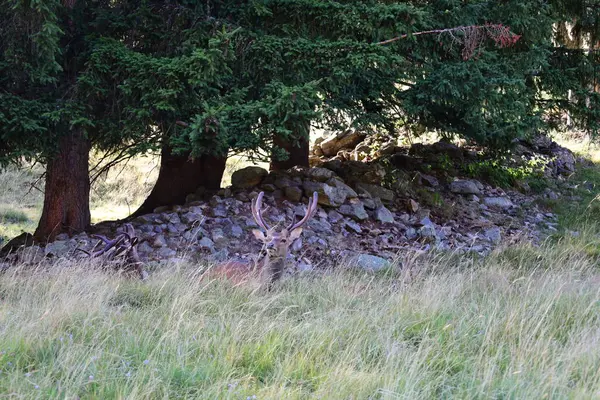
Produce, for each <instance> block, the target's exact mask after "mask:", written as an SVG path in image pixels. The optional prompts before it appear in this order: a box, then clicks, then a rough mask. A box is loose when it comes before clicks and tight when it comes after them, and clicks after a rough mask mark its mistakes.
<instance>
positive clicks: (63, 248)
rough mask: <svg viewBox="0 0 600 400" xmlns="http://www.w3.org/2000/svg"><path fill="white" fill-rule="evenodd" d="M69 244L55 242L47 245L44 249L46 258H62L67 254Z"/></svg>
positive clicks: (61, 241) (60, 241)
mask: <svg viewBox="0 0 600 400" xmlns="http://www.w3.org/2000/svg"><path fill="white" fill-rule="evenodd" d="M69 250H70V248H69V242H68V241H66V240H56V241H54V242H52V243H48V244H47V245H46V248H45V249H44V254H45V255H46V256H49V255H52V256H54V257H62V256H64V255H66V254H67V253H68V252H69Z"/></svg>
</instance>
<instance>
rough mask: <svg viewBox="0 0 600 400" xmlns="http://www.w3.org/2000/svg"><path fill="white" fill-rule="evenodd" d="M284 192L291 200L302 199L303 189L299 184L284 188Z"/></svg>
mask: <svg viewBox="0 0 600 400" xmlns="http://www.w3.org/2000/svg"><path fill="white" fill-rule="evenodd" d="M283 193H284V195H285V198H286V199H288V200H289V201H293V202H298V201H300V200H302V194H303V191H302V189H300V188H299V187H297V186H288V187H286V188H285V189H284V192H283Z"/></svg>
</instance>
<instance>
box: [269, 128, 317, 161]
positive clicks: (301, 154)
mask: <svg viewBox="0 0 600 400" xmlns="http://www.w3.org/2000/svg"><path fill="white" fill-rule="evenodd" d="M302 128H303V129H298V130H297V131H296V132H294V135H293V136H294V137H295V138H297V142H296V143H294V137H288V138H283V137H281V136H277V135H275V136H274V137H273V144H274V145H275V146H276V147H279V148H281V149H284V150H285V151H286V152H287V153H288V158H287V160H276V159H275V158H274V157H272V158H271V165H270V167H269V168H270V170H271V171H285V170H286V169H290V168H292V167H295V166H301V167H308V155H309V151H310V143H309V132H310V122H307V123H305V125H304V127H302Z"/></svg>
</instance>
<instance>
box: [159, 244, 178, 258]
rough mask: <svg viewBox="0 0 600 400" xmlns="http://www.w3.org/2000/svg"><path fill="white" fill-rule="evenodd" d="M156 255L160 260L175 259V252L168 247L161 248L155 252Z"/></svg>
mask: <svg viewBox="0 0 600 400" xmlns="http://www.w3.org/2000/svg"><path fill="white" fill-rule="evenodd" d="M156 255H157V256H158V257H160V258H162V259H165V258H171V257H175V256H176V255H177V252H176V251H175V250H172V249H170V248H168V247H163V248H161V249H160V250H158V251H157V252H156Z"/></svg>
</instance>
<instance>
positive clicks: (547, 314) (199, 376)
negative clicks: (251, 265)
mask: <svg viewBox="0 0 600 400" xmlns="http://www.w3.org/2000/svg"><path fill="white" fill-rule="evenodd" d="M578 240H579V241H578V242H573V241H565V242H563V243H560V244H559V245H553V246H551V247H545V248H541V249H534V248H521V249H511V250H510V251H505V252H498V253H496V254H494V256H492V257H491V258H489V259H487V260H486V261H485V263H484V264H478V263H474V262H473V261H467V260H466V259H462V258H460V257H459V258H457V257H449V256H438V257H436V258H428V259H423V260H420V262H419V263H414V264H413V265H414V266H417V265H418V266H420V268H419V271H420V272H419V273H418V275H416V277H415V276H413V278H412V279H411V280H410V281H407V280H406V279H404V277H405V276H406V275H405V274H404V275H403V274H396V275H394V274H387V275H385V276H381V275H378V276H372V275H362V274H357V273H350V272H345V271H342V270H339V271H338V272H335V273H332V274H329V275H318V276H313V277H304V278H295V279H291V280H289V281H287V282H285V283H284V284H283V285H282V286H281V287H280V288H278V289H277V290H276V291H275V292H274V293H269V294H267V293H263V292H257V291H253V290H252V289H251V288H247V287H238V288H233V287H231V286H229V285H228V284H227V283H221V282H203V283H200V282H199V281H198V279H197V278H193V277H192V275H191V274H192V272H193V270H194V267H193V266H187V267H184V268H179V269H177V270H175V271H174V270H163V271H162V272H159V273H157V274H156V275H154V276H153V277H152V278H151V280H150V281H149V282H147V283H140V282H137V281H126V280H122V279H119V278H118V277H115V276H112V275H111V274H108V273H101V272H97V271H94V270H93V269H92V268H91V267H90V266H85V265H82V266H79V267H76V266H69V267H68V268H67V265H61V266H57V267H56V268H53V269H50V270H37V271H29V270H27V269H23V270H21V271H18V272H15V273H14V274H5V275H3V276H2V277H0V298H1V299H2V303H1V305H0V333H1V334H0V369H1V370H2V373H1V374H0V393H5V394H12V396H13V397H20V398H32V399H33V398H75V397H79V398H86V399H107V398H219V399H220V398H231V399H245V398H247V397H251V396H253V395H255V396H257V398H260V399H281V398H292V399H308V398H321V399H350V398H354V399H366V398H389V399H392V398H432V399H433V398H482V399H483V398H515V399H517V398H518V399H524V398H544V397H547V398H594V397H597V396H600V391H599V390H600V389H599V388H600V372H599V371H600V350H598V349H599V347H598V342H599V341H600V292H599V291H598V284H599V283H600V273H599V272H598V270H597V268H596V264H595V260H594V258H593V257H590V256H589V255H587V254H586V253H585V252H582V251H579V250H580V249H581V247H582V246H583V247H585V244H584V243H583V242H581V239H578Z"/></svg>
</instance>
